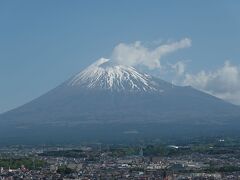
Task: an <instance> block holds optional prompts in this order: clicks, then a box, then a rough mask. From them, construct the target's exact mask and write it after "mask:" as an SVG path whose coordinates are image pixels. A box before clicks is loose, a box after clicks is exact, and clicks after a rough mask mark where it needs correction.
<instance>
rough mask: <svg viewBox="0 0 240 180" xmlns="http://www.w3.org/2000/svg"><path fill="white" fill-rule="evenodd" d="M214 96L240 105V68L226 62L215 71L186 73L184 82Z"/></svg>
mask: <svg viewBox="0 0 240 180" xmlns="http://www.w3.org/2000/svg"><path fill="white" fill-rule="evenodd" d="M182 83H183V84H184V85H191V86H193V87H195V88H197V89H200V90H202V91H205V92H208V93H210V94H212V95H214V96H217V97H219V98H222V99H224V100H226V101H230V102H232V103H234V104H240V68H239V67H238V66H235V65H232V64H231V63H230V61H226V62H225V63H224V65H223V66H222V67H220V68H219V69H216V70H213V71H208V72H206V71H204V70H202V71H200V72H199V73H196V74H190V73H186V74H185V77H184V80H183V82H182Z"/></svg>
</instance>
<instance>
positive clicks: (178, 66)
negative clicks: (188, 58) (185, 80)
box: [170, 61, 186, 76]
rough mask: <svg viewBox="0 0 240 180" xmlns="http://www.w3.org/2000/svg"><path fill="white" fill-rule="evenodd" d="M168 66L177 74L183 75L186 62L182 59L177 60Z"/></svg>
mask: <svg viewBox="0 0 240 180" xmlns="http://www.w3.org/2000/svg"><path fill="white" fill-rule="evenodd" d="M170 66H171V68H172V69H173V71H174V72H175V73H176V75H177V76H182V75H184V73H185V71H186V64H185V63H184V62H183V61H178V62H176V63H175V64H171V65H170Z"/></svg>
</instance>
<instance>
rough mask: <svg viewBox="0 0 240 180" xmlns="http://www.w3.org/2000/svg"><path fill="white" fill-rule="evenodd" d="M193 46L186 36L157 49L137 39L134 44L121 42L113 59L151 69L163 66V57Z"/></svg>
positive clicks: (120, 62)
mask: <svg viewBox="0 0 240 180" xmlns="http://www.w3.org/2000/svg"><path fill="white" fill-rule="evenodd" d="M190 46H191V39H189V38H185V39H182V40H180V41H177V42H173V43H168V44H164V45H160V46H158V47H156V48H155V49H149V48H147V47H145V46H143V45H142V44H141V42H140V41H137V42H135V43H133V44H125V43H121V44H119V45H117V46H116V47H115V48H114V50H113V53H112V57H111V59H112V60H113V61H116V62H117V63H119V64H124V65H129V66H137V65H143V66H146V67H148V68H149V69H156V68H162V66H161V61H160V60H161V58H162V57H163V56H165V55H167V54H169V53H172V52H175V51H177V50H179V49H183V48H187V47H190Z"/></svg>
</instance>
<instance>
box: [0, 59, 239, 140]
mask: <svg viewBox="0 0 240 180" xmlns="http://www.w3.org/2000/svg"><path fill="white" fill-rule="evenodd" d="M239 117H240V111H239V107H237V106H234V105H232V104H229V103H227V102H225V101H223V100H220V99H218V98H215V97H213V96H211V95H208V94H205V93H203V92H200V91H197V90H195V89H193V88H191V87H179V86H174V85H172V84H170V83H168V82H165V81H163V80H161V79H158V78H155V77H152V76H150V75H146V74H143V73H139V72H137V71H136V69H134V68H132V67H127V66H122V65H118V64H114V63H112V62H111V61H109V60H107V59H100V60H99V61H97V62H96V63H94V64H92V65H91V66H89V67H88V68H86V69H85V70H84V71H82V72H80V73H79V74H77V75H76V76H74V77H72V78H71V79H70V80H68V81H66V82H65V83H63V84H61V85H60V86H58V87H57V88H55V89H53V90H51V91H50V92H48V93H46V94H45V95H43V96H41V97H39V98H37V99H35V100H33V101H32V102H29V103H27V104H25V105H23V106H21V107H19V108H17V109H14V110H12V111H9V112H7V113H4V114H2V115H1V116H0V120H1V127H0V129H1V128H2V129H1V131H0V133H2V134H0V135H1V137H2V138H3V139H4V137H6V134H8V136H9V132H11V133H10V134H11V135H10V136H11V137H12V138H13V139H19V138H20V137H21V138H23V137H24V139H26V137H29V136H31V138H33V137H35V141H39V140H43V141H44V139H45V140H46V139H48V138H49V137H52V138H53V139H54V140H53V141H54V142H55V141H56V142H58V141H61V139H63V138H66V140H69V139H71V138H73V137H76V136H77V137H78V138H79V139H88V138H90V137H91V138H90V139H92V140H96V139H97V138H98V137H100V134H101V135H102V136H103V139H106V138H110V137H114V134H115V135H116V137H117V138H118V137H120V136H122V135H124V132H128V131H129V130H132V129H134V130H136V129H137V130H136V132H139V133H140V132H142V135H141V137H145V136H148V135H154V137H156V136H158V135H159V133H164V132H165V131H166V130H167V129H168V128H170V129H171V128H172V127H175V126H176V125H177V127H179V126H181V127H184V128H177V129H178V130H177V131H181V132H185V131H186V129H185V128H186V127H190V126H194V127H195V128H197V129H199V127H200V126H202V125H204V126H207V127H210V126H211V127H217V126H219V125H220V126H221V128H222V127H227V126H229V124H230V125H231V124H232V123H233V122H234V123H235V122H238V121H237V120H238V118H239ZM166 125H167V126H168V128H167V127H166ZM148 126H149V127H148ZM144 127H146V128H144ZM140 129H141V130H140ZM188 129H189V128H188ZM109 130H113V131H110V132H109ZM159 131H161V132H159ZM175 131H176V129H175ZM62 132H64V135H63V134H62ZM107 132H108V135H107V137H105V136H104V135H106V133H107ZM134 132H135V131H134ZM143 132H148V133H143ZM72 133H73V134H72ZM99 133H100V134H99ZM109 134H110V136H109ZM34 135H35V136H34ZM45 136H46V137H45ZM63 136H64V137H63ZM17 137H18V138H17ZM0 141H1V138H0Z"/></svg>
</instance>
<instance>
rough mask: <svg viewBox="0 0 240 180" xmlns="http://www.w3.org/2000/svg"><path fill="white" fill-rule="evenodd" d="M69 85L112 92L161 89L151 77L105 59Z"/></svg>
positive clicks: (78, 75)
mask: <svg viewBox="0 0 240 180" xmlns="http://www.w3.org/2000/svg"><path fill="white" fill-rule="evenodd" d="M68 85H69V86H81V87H86V88H90V89H106V90H112V91H113V90H114V91H126V90H127V91H158V89H159V88H158V87H157V83H155V82H154V81H153V80H152V77H151V76H149V75H146V74H142V73H139V72H137V71H136V69H135V68H133V67H130V66H124V65H120V64H116V63H115V62H112V61H110V60H109V59H105V58H101V59H99V60H98V61H96V62H95V63H93V64H92V65H90V66H89V67H88V68H86V69H85V70H83V71H82V72H80V73H79V74H77V75H76V76H74V77H73V78H72V79H71V80H70V81H69V83H68Z"/></svg>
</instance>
